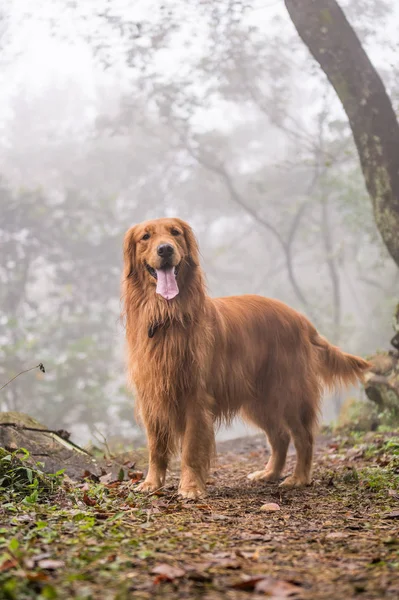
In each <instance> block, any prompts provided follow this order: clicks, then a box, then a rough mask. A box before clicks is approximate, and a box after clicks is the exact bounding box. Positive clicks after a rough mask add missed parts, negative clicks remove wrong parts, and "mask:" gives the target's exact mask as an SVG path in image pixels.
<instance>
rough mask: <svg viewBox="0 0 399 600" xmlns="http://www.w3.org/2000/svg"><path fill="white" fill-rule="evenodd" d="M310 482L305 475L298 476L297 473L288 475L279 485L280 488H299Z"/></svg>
mask: <svg viewBox="0 0 399 600" xmlns="http://www.w3.org/2000/svg"><path fill="white" fill-rule="evenodd" d="M310 484H311V479H308V478H306V477H298V475H290V476H289V477H287V478H286V479H284V481H282V482H281V483H280V485H279V487H282V488H301V487H305V486H306V485H310Z"/></svg>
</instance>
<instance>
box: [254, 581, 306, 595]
mask: <svg viewBox="0 0 399 600" xmlns="http://www.w3.org/2000/svg"><path fill="white" fill-rule="evenodd" d="M301 591H302V590H301V588H300V587H299V586H298V585H296V584H294V583H290V582H289V581H282V580H280V579H273V578H272V577H266V578H265V579H262V580H261V581H258V583H256V584H255V592H261V593H263V594H266V595H267V596H272V597H273V598H292V597H294V596H296V597H298V594H300V593H301Z"/></svg>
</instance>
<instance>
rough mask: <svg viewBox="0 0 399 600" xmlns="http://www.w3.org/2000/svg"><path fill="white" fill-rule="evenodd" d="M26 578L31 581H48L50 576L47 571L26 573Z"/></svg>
mask: <svg viewBox="0 0 399 600" xmlns="http://www.w3.org/2000/svg"><path fill="white" fill-rule="evenodd" d="M25 577H26V579H29V581H48V580H49V576H48V575H46V573H26V575H25Z"/></svg>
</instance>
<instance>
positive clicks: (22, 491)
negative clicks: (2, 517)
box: [0, 448, 64, 504]
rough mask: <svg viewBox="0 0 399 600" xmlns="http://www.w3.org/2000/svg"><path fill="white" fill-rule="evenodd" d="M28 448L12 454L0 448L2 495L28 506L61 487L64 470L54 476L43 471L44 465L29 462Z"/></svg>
mask: <svg viewBox="0 0 399 600" xmlns="http://www.w3.org/2000/svg"><path fill="white" fill-rule="evenodd" d="M30 458H31V456H30V453H29V452H28V450H26V448H19V449H18V450H15V451H14V452H10V451H7V450H4V449H3V448H0V493H3V494H5V495H7V496H9V497H15V496H16V497H18V498H20V499H22V501H23V502H24V503H26V504H35V503H36V502H37V501H38V500H39V497H40V496H41V495H43V494H45V495H46V497H47V496H48V495H49V494H51V493H53V492H54V490H55V489H56V488H57V487H58V486H59V484H60V482H61V478H62V474H63V472H64V470H61V471H58V472H57V473H55V474H54V475H49V474H47V473H44V472H43V471H42V463H39V462H36V463H35V464H34V465H32V464H31V462H29V463H28V462H27V461H28V459H30Z"/></svg>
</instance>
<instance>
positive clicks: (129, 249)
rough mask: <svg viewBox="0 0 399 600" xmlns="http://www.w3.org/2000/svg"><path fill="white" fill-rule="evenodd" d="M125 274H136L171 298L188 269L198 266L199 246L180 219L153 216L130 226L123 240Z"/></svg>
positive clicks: (168, 298) (181, 284) (162, 294)
mask: <svg viewBox="0 0 399 600" xmlns="http://www.w3.org/2000/svg"><path fill="white" fill-rule="evenodd" d="M124 263H125V269H124V277H125V278H131V277H136V278H137V280H138V281H139V282H141V283H142V284H149V285H152V286H153V287H154V288H155V291H156V293H157V294H159V295H160V296H162V297H163V298H165V300H172V299H173V298H174V297H175V296H177V295H178V293H179V287H180V286H184V279H185V277H186V276H187V275H188V270H189V269H193V268H195V267H197V266H198V263H199V257H198V245H197V242H196V239H195V236H194V234H193V231H192V229H191V227H190V226H189V225H188V224H187V223H185V222H184V221H182V220H181V219H175V218H173V219H167V218H166V219H155V220H153V221H145V222H144V223H139V224H138V225H135V226H134V227H131V228H130V229H129V231H128V232H127V233H126V235H125V242H124Z"/></svg>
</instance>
